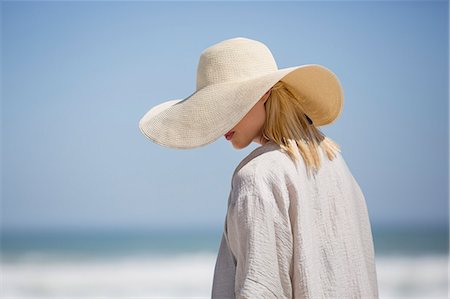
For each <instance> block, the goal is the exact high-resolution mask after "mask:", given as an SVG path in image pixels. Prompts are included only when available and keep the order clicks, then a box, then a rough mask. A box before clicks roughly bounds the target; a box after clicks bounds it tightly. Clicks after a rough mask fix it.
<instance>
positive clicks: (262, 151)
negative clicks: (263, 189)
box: [233, 142, 291, 182]
mask: <svg viewBox="0 0 450 299" xmlns="http://www.w3.org/2000/svg"><path fill="white" fill-rule="evenodd" d="M288 160H289V157H288V156H287V154H286V153H284V152H283V151H282V149H281V147H280V146H279V145H278V144H276V143H272V142H267V143H266V144H264V145H262V146H259V147H257V148H256V149H255V150H253V151H252V152H250V153H249V154H248V155H247V156H246V157H245V158H244V159H242V161H241V162H240V163H239V164H238V166H237V167H236V169H235V170H234V173H233V181H247V182H248V181H255V180H260V179H262V180H270V179H277V178H278V177H279V176H280V174H282V173H283V172H286V171H287V170H288V168H289V164H290V163H291V162H289V161H288Z"/></svg>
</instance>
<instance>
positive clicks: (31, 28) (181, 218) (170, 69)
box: [1, 1, 449, 229]
mask: <svg viewBox="0 0 450 299" xmlns="http://www.w3.org/2000/svg"><path fill="white" fill-rule="evenodd" d="M1 7H2V24H1V25H2V47H1V50H2V56H1V58H2V202H1V204H2V207H1V208H2V209H1V211H2V228H3V229H55V228H58V229H64V228H71V229H78V228H79V229H84V228H143V229H160V228H169V227H170V228H179V227H183V228H185V227H203V228H204V227H207V228H217V229H221V228H222V227H223V223H224V219H225V213H226V204H227V199H228V192H229V188H230V180H231V175H232V173H233V170H234V168H235V167H236V166H237V164H238V163H239V162H240V161H241V160H242V159H243V158H244V157H245V156H246V155H247V154H248V153H249V152H250V151H252V150H253V149H254V148H256V147H257V146H258V145H257V144H252V145H250V146H249V147H247V148H245V149H243V150H236V149H234V148H233V147H232V145H231V144H230V143H229V142H228V141H226V140H225V139H224V138H220V139H219V140H217V141H216V142H214V143H212V144H210V145H207V146H205V147H201V148H197V149H191V150H177V149H168V148H164V147H161V146H159V145H156V144H154V143H152V142H151V141H149V140H148V139H146V138H145V136H144V135H142V134H141V132H140V130H139V128H138V122H139V119H140V118H141V117H142V116H143V115H144V114H145V112H146V111H147V110H148V109H150V108H151V107H152V106H154V105H156V104H158V103H161V102H163V101H167V100H170V99H181V98H184V97H187V96H189V95H190V94H192V92H194V91H195V80H196V77H195V76H196V69H197V63H198V59H199V55H200V53H201V51H202V50H203V49H205V48H207V47H208V46H210V45H212V44H214V43H217V42H219V41H221V40H224V39H228V38H232V37H237V36H243V37H248V38H253V39H256V40H260V41H262V42H264V43H265V44H266V45H267V46H268V47H269V48H270V49H271V51H272V53H273V55H274V57H275V59H276V61H277V63H278V67H279V68H284V67H290V66H296V65H301V64H308V63H318V64H322V65H324V66H326V67H328V68H330V69H332V70H333V71H334V72H335V73H336V74H337V75H338V77H339V78H340V80H341V83H342V84H343V87H344V94H345V102H344V111H343V113H342V114H341V115H340V117H339V119H338V120H337V121H336V122H335V123H334V124H333V125H332V126H324V127H321V130H322V131H323V132H324V133H325V134H326V135H327V136H329V137H330V138H332V139H333V140H335V141H336V142H338V143H339V144H340V145H341V148H342V154H343V156H344V158H345V159H346V162H347V164H348V166H349V168H350V170H351V171H352V173H353V175H354V177H355V178H356V180H357V181H358V183H359V184H360V186H361V189H362V190H363V193H364V194H365V197H366V202H367V205H368V209H369V214H370V220H371V222H372V225H373V226H376V227H378V226H392V225H404V226H415V225H419V226H422V225H446V222H447V221H448V181H449V178H448V136H449V133H448V111H449V110H448V82H449V81H448V79H449V78H448V66H449V64H448V45H449V43H448V3H447V2H444V1H439V2H438V1H423V2H420V1H416V2H404V1H401V2H389V1H383V2H339V1H333V2H260V3H255V2H178V3H176V2H82V1H80V2H51V1H50V2H2V3H1Z"/></svg>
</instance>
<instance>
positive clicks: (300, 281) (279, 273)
mask: <svg viewBox="0 0 450 299" xmlns="http://www.w3.org/2000/svg"><path fill="white" fill-rule="evenodd" d="M319 152H320V156H321V163H322V164H321V168H320V170H319V171H318V173H316V174H315V176H308V175H307V173H306V170H305V165H304V162H303V160H300V161H299V162H298V163H297V164H296V163H294V162H293V161H292V160H291V159H290V158H289V156H288V154H287V153H284V152H283V151H282V149H281V148H280V147H279V146H278V145H277V144H275V143H272V142H268V143H266V144H265V145H263V146H260V147H258V148H256V149H255V150H254V151H252V152H251V153H250V154H249V155H248V156H247V157H245V158H244V159H243V160H242V161H241V163H240V164H239V165H238V166H237V168H236V169H235V171H234V174H233V177H232V186H231V191H230V194H229V197H228V209H227V215H226V219H225V224H224V231H223V235H222V239H221V242H220V247H219V252H218V256H217V260H216V264H215V269H214V278H213V283H212V298H214V299H222V298H298V299H300V298H311V299H319V298H326V299H332V298H339V299H344V298H378V284H377V276H376V267H375V257H374V247H373V239H372V232H371V225H370V221H369V215H368V211H367V207H366V202H365V198H364V195H363V193H362V192H361V189H360V187H359V185H358V183H357V182H356V180H355V179H354V177H353V175H352V174H351V172H350V170H349V168H348V167H347V164H346V163H345V161H344V159H343V157H342V155H341V154H340V153H337V157H336V158H335V159H334V160H333V161H330V160H328V158H327V157H326V154H324V153H323V152H322V151H321V150H319Z"/></svg>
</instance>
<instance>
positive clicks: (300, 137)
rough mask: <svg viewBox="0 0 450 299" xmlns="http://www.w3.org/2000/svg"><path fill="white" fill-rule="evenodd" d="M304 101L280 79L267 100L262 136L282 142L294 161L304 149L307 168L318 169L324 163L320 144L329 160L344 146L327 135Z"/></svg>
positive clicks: (281, 145)
mask: <svg viewBox="0 0 450 299" xmlns="http://www.w3.org/2000/svg"><path fill="white" fill-rule="evenodd" d="M297 96H298V95H297ZM300 103H301V101H298V100H296V98H295V96H294V95H293V94H292V93H291V92H290V91H289V89H288V88H287V87H286V85H285V84H284V83H283V82H282V81H278V82H277V83H276V84H275V85H274V86H273V87H272V89H271V91H270V95H269V98H268V99H267V101H266V102H265V103H264V105H265V109H266V121H265V123H264V125H263V129H262V138H265V139H268V140H271V141H273V142H275V143H277V144H278V145H280V147H281V148H282V149H284V150H285V151H286V152H287V153H288V154H289V156H290V157H291V158H292V159H293V160H294V161H297V160H298V159H299V158H300V156H299V153H300V154H301V156H302V158H303V160H304V162H305V164H306V167H307V169H314V170H315V171H317V170H319V168H320V165H321V163H320V156H319V153H318V149H319V147H321V148H322V150H323V151H324V153H326V155H327V157H328V159H329V160H333V159H334V158H335V157H336V152H341V150H340V146H339V145H338V144H337V143H336V142H334V141H333V140H332V139H330V138H329V137H327V136H325V135H324V134H323V133H322V132H321V131H320V130H319V129H318V128H317V127H316V126H315V125H314V124H313V123H312V122H311V121H310V119H309V117H308V116H307V115H306V114H305V112H304V110H303V108H302V106H301V104H300Z"/></svg>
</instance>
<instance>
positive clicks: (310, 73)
mask: <svg viewBox="0 0 450 299" xmlns="http://www.w3.org/2000/svg"><path fill="white" fill-rule="evenodd" d="M280 80H281V81H283V82H284V83H285V85H286V86H287V88H288V89H289V90H290V91H291V92H292V93H293V94H294V95H295V96H296V98H297V100H298V101H301V105H302V107H303V108H304V111H305V113H306V115H307V116H308V117H309V118H310V119H311V120H312V122H313V123H314V125H315V126H321V125H326V124H330V123H332V122H333V121H334V120H335V119H336V118H337V117H338V116H339V114H340V113H341V111H342V108H343V101H344V94H343V89H342V87H341V84H340V82H339V79H338V78H337V76H336V75H335V74H334V73H333V72H332V71H330V70H329V69H327V68H326V67H324V66H321V65H318V64H305V65H300V66H294V67H289V68H283V69H278V67H277V63H276V62H275V59H274V57H273V55H272V53H271V51H270V50H269V48H268V47H267V46H266V45H265V44H263V43H262V42H260V41H256V40H252V39H248V38H244V37H236V38H231V39H227V40H224V41H221V42H219V43H217V44H214V45H212V46H210V47H208V48H206V49H205V50H203V52H202V53H201V55H200V60H199V63H198V67H197V87H196V90H195V92H194V93H193V94H191V95H190V96H188V97H186V98H184V99H174V100H169V101H165V102H163V103H160V104H158V105H156V106H154V107H152V108H151V109H150V110H149V111H148V112H147V113H145V115H144V116H143V117H142V118H141V120H140V121H139V128H140V130H141V132H142V133H143V134H144V135H145V136H146V137H147V138H149V139H150V140H151V141H153V142H155V143H157V144H159V145H162V146H165V147H170V148H178V149H189V148H195V147H200V146H204V145H207V144H209V143H212V142H213V141H215V140H217V139H218V138H220V137H221V136H223V135H224V134H225V133H226V132H228V131H229V130H230V129H232V128H233V127H234V126H235V125H236V124H237V123H239V121H240V120H241V119H242V118H243V117H244V116H245V115H246V114H247V113H248V112H249V111H250V109H251V108H252V107H253V106H254V105H255V104H256V103H257V102H258V100H259V99H260V98H261V97H262V96H263V95H264V94H265V93H266V92H267V91H268V90H269V89H270V88H272V86H273V85H275V83H277V82H278V81H280Z"/></svg>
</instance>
